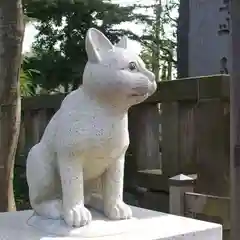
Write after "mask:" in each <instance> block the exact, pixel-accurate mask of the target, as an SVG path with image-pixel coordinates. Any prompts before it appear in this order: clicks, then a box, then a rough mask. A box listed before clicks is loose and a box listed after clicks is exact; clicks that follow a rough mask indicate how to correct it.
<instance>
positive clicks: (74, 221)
mask: <svg viewBox="0 0 240 240" xmlns="http://www.w3.org/2000/svg"><path fill="white" fill-rule="evenodd" d="M71 155H72V154H71ZM58 163H59V168H60V177H61V184H62V198H63V217H64V220H65V222H66V223H67V224H68V225H69V226H71V227H80V226H83V225H86V224H88V223H89V222H90V221H91V218H92V217H91V213H90V212H89V210H88V209H87V208H85V206H84V194H83V187H84V184H83V168H82V164H81V161H80V159H79V158H78V157H75V156H67V154H62V155H60V156H59V159H58Z"/></svg>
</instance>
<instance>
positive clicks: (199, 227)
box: [0, 207, 222, 240]
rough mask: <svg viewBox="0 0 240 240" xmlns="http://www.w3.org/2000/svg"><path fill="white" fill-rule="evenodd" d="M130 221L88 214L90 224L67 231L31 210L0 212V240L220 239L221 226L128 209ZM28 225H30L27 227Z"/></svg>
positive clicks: (57, 222) (59, 222)
mask: <svg viewBox="0 0 240 240" xmlns="http://www.w3.org/2000/svg"><path fill="white" fill-rule="evenodd" d="M132 210H133V216H134V218H133V219H130V220H122V221H109V220H108V219H106V218H105V217H103V216H102V215H101V214H99V213H97V212H94V211H92V214H93V222H92V223H91V224H90V225H88V226H85V227H82V228H79V229H74V230H73V229H68V228H67V227H66V226H65V225H64V224H63V222H62V221H53V220H46V219H41V218H40V217H36V216H33V211H21V212H12V213H0V239H1V240H70V239H72V240H90V239H94V240H120V239H122V240H135V239H136V240H153V239H154V240H160V239H164V240H190V239H191V240H222V227H221V225H218V224H213V223H208V222H202V221H198V220H194V219H190V218H184V217H179V216H174V215H169V214H165V213H160V212H155V211H150V210H146V209H142V208H136V207H132ZM30 225H31V226H30Z"/></svg>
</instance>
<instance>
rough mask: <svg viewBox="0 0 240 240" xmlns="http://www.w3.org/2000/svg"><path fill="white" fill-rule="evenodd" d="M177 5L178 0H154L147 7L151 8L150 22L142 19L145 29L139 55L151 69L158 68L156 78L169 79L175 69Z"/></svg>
mask: <svg viewBox="0 0 240 240" xmlns="http://www.w3.org/2000/svg"><path fill="white" fill-rule="evenodd" d="M178 6H179V0H168V1H166V2H165V3H162V1H161V0H156V3H155V4H154V5H151V6H149V7H148V8H152V9H153V17H152V19H151V22H149V20H148V21H145V22H144V21H143V22H144V23H145V31H144V34H143V36H141V39H142V44H143V46H144V48H143V51H142V53H141V55H142V58H143V59H144V61H146V62H147V64H148V67H149V68H150V69H152V71H154V72H156V71H158V70H160V76H159V78H160V79H158V80H171V79H172V76H173V72H174V71H175V70H176V63H177V60H176V47H177V39H176V38H177V37H176V31H177V15H178V14H177V13H178ZM156 68H157V69H156Z"/></svg>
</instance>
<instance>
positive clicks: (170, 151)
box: [16, 75, 229, 212]
mask: <svg viewBox="0 0 240 240" xmlns="http://www.w3.org/2000/svg"><path fill="white" fill-rule="evenodd" d="M63 98H64V95H63V94H59V95H50V96H37V97H31V98H26V99H23V101H22V124H21V132H20V139H19V145H18V151H17V158H16V166H21V167H23V168H24V167H25V161H26V154H27V152H28V151H29V149H30V147H32V146H33V145H34V144H35V143H37V142H38V141H39V140H40V138H41V135H42V133H43V131H44V129H45V127H46V125H47V123H48V121H49V120H50V119H51V117H52V116H53V114H54V113H55V112H56V110H57V109H58V108H59V106H60V104H61V101H62V100H63ZM159 106H160V107H159ZM160 113H161V114H160ZM160 128H161V129H160ZM129 132H130V142H131V143H130V147H129V151H128V156H127V160H126V170H125V185H126V189H129V192H131V191H132V192H134V194H140V195H139V197H138V204H139V205H140V206H142V207H146V208H151V209H156V210H160V211H165V212H167V211H168V203H169V201H168V200H169V188H168V178H169V177H172V176H175V175H177V174H179V173H184V174H191V173H197V174H198V180H197V183H196V189H197V192H199V193H206V194H213V195H218V196H228V195H229V77H228V76H226V75H216V76H207V77H199V78H188V79H180V80H175V81H166V82H160V83H159V84H158V90H157V92H156V93H155V94H154V95H153V96H152V97H150V98H149V99H147V100H146V101H145V102H144V103H141V104H139V105H137V106H134V107H132V108H131V109H130V112H129ZM136 186H138V187H141V191H140V190H136V189H139V188H136ZM143 188H144V191H142V190H143ZM140 196H141V197H140Z"/></svg>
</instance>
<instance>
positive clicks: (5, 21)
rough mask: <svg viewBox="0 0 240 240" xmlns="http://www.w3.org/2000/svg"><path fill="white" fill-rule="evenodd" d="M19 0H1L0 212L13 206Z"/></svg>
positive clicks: (20, 36) (20, 21)
mask: <svg viewBox="0 0 240 240" xmlns="http://www.w3.org/2000/svg"><path fill="white" fill-rule="evenodd" d="M23 34H24V24H23V12H22V3H21V0H1V2H0V192H1V196H0V212H3V211H11V210H15V201H14V192H13V169H14V160H15V153H16V148H17V142H18V135H19V129H20V118H21V99H20V89H19V72H20V65H21V58H22V57H21V55H22V41H23Z"/></svg>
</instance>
